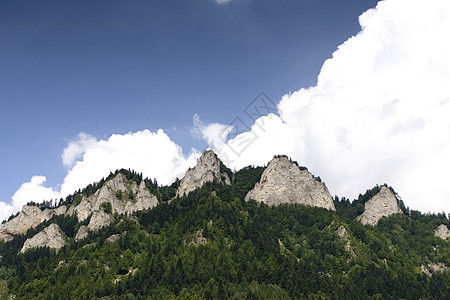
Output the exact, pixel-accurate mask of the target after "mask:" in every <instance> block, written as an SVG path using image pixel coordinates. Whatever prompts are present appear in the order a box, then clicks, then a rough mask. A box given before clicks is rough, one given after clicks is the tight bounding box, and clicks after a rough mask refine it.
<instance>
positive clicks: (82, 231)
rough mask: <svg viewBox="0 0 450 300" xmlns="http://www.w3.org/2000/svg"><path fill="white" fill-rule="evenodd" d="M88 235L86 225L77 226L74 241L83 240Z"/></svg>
mask: <svg viewBox="0 0 450 300" xmlns="http://www.w3.org/2000/svg"><path fill="white" fill-rule="evenodd" d="M88 235H89V230H88V228H87V226H85V225H83V226H80V228H78V231H77V234H76V235H75V241H76V242H79V241H81V240H84V239H85V238H87V236H88Z"/></svg>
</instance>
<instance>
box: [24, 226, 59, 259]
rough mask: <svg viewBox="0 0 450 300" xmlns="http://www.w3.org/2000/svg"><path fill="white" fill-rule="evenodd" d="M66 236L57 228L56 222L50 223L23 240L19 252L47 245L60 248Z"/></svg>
mask: <svg viewBox="0 0 450 300" xmlns="http://www.w3.org/2000/svg"><path fill="white" fill-rule="evenodd" d="M66 241H67V236H66V235H65V234H64V232H63V231H62V230H61V228H59V226H58V225H57V224H50V226H48V227H46V228H45V229H44V230H42V231H41V232H39V233H38V234H36V235H35V236H33V237H32V238H29V239H27V240H26V241H25V244H24V245H23V247H22V250H20V252H22V253H23V252H25V251H26V250H28V249H31V248H38V247H49V248H52V249H60V248H61V247H63V246H64V245H65V244H66Z"/></svg>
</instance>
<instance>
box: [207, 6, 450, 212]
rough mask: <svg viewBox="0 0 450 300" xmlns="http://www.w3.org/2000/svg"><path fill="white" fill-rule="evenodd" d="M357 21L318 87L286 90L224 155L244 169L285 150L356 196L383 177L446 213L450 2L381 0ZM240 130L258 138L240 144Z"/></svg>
mask: <svg viewBox="0 0 450 300" xmlns="http://www.w3.org/2000/svg"><path fill="white" fill-rule="evenodd" d="M359 22H360V24H361V27H362V30H361V32H360V33H359V34H357V35H356V36H354V37H352V38H350V39H349V40H347V41H346V42H344V43H343V44H342V45H340V46H339V47H338V49H337V50H336V51H335V52H334V53H333V56H332V58H330V59H328V60H327V61H325V63H324V64H323V67H322V69H321V72H320V74H319V76H318V82H317V85H316V86H314V87H310V88H307V89H301V90H299V91H297V92H294V93H291V94H288V95H285V96H283V97H282V99H281V101H280V103H279V105H278V109H279V114H280V117H277V116H274V115H273V116H272V118H271V120H270V121H266V122H265V126H264V127H263V129H264V130H262V129H261V128H262V127H261V126H257V124H258V122H262V121H264V120H265V119H266V118H267V117H261V118H260V119H258V120H257V121H256V123H255V126H253V127H252V129H251V130H249V131H247V132H245V133H242V134H240V135H238V136H237V137H235V138H234V139H231V140H230V141H229V142H228V143H227V145H226V147H224V148H223V151H221V157H222V158H223V159H225V160H228V161H229V162H230V163H231V164H232V167H237V168H240V167H242V166H244V165H246V164H249V163H251V164H261V162H266V161H268V160H270V158H271V156H272V155H274V154H283V153H285V154H288V155H290V156H291V157H292V158H294V159H295V160H298V161H299V162H300V163H301V164H304V165H307V166H308V167H309V168H310V170H312V171H313V172H314V173H316V174H317V175H320V176H321V177H322V178H323V179H325V181H326V182H327V185H328V187H329V189H330V191H331V193H333V194H337V195H340V196H346V197H349V198H351V199H354V198H356V197H357V195H358V194H359V193H362V192H364V191H365V190H366V189H368V188H371V187H372V186H374V185H375V184H383V183H385V182H386V183H388V184H390V185H392V186H393V187H394V188H395V189H396V191H397V192H398V193H399V194H400V196H402V198H403V199H404V200H405V202H406V205H409V206H410V207H411V208H413V209H419V210H421V211H425V212H427V211H434V212H441V211H443V210H444V211H447V212H449V211H450V202H449V201H448V200H447V199H446V195H448V194H450V186H449V185H448V182H447V179H446V173H447V170H448V169H449V168H450V156H449V155H448V153H450V152H449V151H450V118H449V117H448V116H450V85H449V84H448V82H449V80H450V55H449V53H450V41H449V40H448V39H447V38H446V37H447V36H450V3H449V2H448V1H445V0H431V1H429V0H427V1H423V0H387V1H380V2H379V3H378V5H377V7H376V8H374V9H370V10H368V11H367V12H365V13H364V14H362V15H361V16H360V18H359ZM254 137H257V138H254ZM237 139H240V140H247V141H251V143H249V145H248V147H247V148H246V150H245V151H242V152H239V151H235V150H234V149H233V148H236V147H235V145H236V140H237ZM209 140H212V138H211V137H210V138H209Z"/></svg>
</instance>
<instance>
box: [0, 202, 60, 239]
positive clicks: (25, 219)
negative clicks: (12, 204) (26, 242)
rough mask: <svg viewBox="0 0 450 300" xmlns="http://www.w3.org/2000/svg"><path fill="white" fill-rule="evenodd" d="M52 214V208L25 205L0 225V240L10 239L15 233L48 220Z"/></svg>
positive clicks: (22, 231) (24, 231)
mask: <svg viewBox="0 0 450 300" xmlns="http://www.w3.org/2000/svg"><path fill="white" fill-rule="evenodd" d="M52 215H53V212H52V210H49V209H46V210H44V211H42V210H41V209H40V208H39V207H37V206H30V205H25V206H23V208H22V211H21V212H20V213H19V215H18V216H17V217H15V218H13V219H12V220H10V221H9V222H5V223H3V224H1V225H0V240H3V241H10V240H12V239H13V238H14V236H16V235H20V234H25V233H26V232H27V231H28V229H31V228H35V227H36V226H38V225H39V224H41V223H42V222H44V221H47V220H49V219H50V218H51V217H52Z"/></svg>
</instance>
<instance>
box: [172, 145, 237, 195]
mask: <svg viewBox="0 0 450 300" xmlns="http://www.w3.org/2000/svg"><path fill="white" fill-rule="evenodd" d="M220 166H221V162H220V160H219V158H218V157H217V155H216V154H215V153H214V152H213V151H211V150H208V151H205V152H203V154H202V155H201V156H200V158H199V159H198V161H197V165H196V166H195V167H194V168H193V169H189V170H188V171H187V172H186V174H185V175H184V177H183V179H181V182H180V186H179V187H178V190H177V196H178V197H181V196H185V195H188V194H189V193H190V192H192V191H194V190H196V189H198V188H201V187H202V186H203V185H204V184H205V183H207V182H214V181H216V182H220V183H223V184H231V181H230V179H231V178H229V176H228V174H227V173H225V172H223V170H221V168H220Z"/></svg>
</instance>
